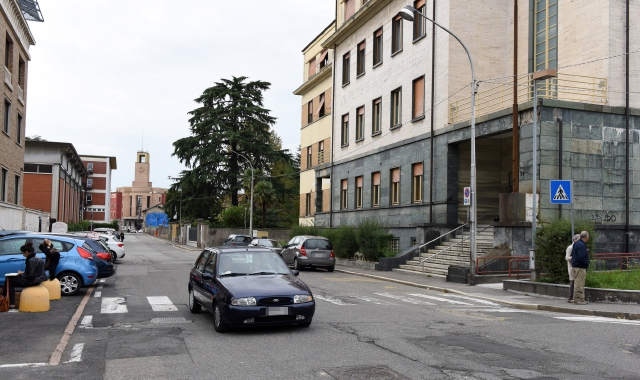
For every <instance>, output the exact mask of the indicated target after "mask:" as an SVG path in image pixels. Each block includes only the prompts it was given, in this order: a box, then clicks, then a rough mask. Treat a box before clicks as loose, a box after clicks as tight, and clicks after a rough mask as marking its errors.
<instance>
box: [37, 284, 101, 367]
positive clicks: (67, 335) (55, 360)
mask: <svg viewBox="0 0 640 380" xmlns="http://www.w3.org/2000/svg"><path fill="white" fill-rule="evenodd" d="M91 292H93V286H91V287H89V289H87V293H86V294H85V295H84V298H83V299H82V302H80V305H78V309H77V310H76V313H75V314H74V315H73V317H71V320H70V321H69V324H68V325H67V328H66V329H65V330H64V334H62V338H61V339H60V343H58V346H57V347H56V349H55V351H53V354H51V360H49V365H58V364H60V360H61V359H62V353H64V349H65V348H67V344H69V340H71V335H72V334H73V330H75V328H76V324H77V323H78V320H79V319H80V316H81V315H82V312H83V311H84V307H85V306H86V305H87V302H89V298H90V297H91ZM103 299H104V298H103Z"/></svg>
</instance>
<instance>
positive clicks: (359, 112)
mask: <svg viewBox="0 0 640 380" xmlns="http://www.w3.org/2000/svg"><path fill="white" fill-rule="evenodd" d="M358 115H364V107H360V108H358Z"/></svg>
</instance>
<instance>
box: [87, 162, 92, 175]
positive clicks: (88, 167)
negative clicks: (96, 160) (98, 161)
mask: <svg viewBox="0 0 640 380" xmlns="http://www.w3.org/2000/svg"><path fill="white" fill-rule="evenodd" d="M87 171H88V172H89V174H93V162H89V163H87Z"/></svg>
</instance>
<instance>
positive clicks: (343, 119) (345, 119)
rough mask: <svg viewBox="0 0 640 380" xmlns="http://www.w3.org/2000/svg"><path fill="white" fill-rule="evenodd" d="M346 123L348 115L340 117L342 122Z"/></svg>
mask: <svg viewBox="0 0 640 380" xmlns="http://www.w3.org/2000/svg"><path fill="white" fill-rule="evenodd" d="M347 121H349V114H346V115H343V116H342V122H343V123H346V122H347Z"/></svg>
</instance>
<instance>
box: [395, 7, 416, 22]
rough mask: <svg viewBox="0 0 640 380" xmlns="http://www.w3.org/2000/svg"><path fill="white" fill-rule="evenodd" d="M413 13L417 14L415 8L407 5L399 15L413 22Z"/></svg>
mask: <svg viewBox="0 0 640 380" xmlns="http://www.w3.org/2000/svg"><path fill="white" fill-rule="evenodd" d="M413 12H417V11H416V9H415V8H414V7H412V6H411V5H405V7H404V8H402V10H401V11H400V12H399V13H398V14H399V15H400V17H402V18H403V19H405V20H407V21H411V22H413V19H414V17H413Z"/></svg>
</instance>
